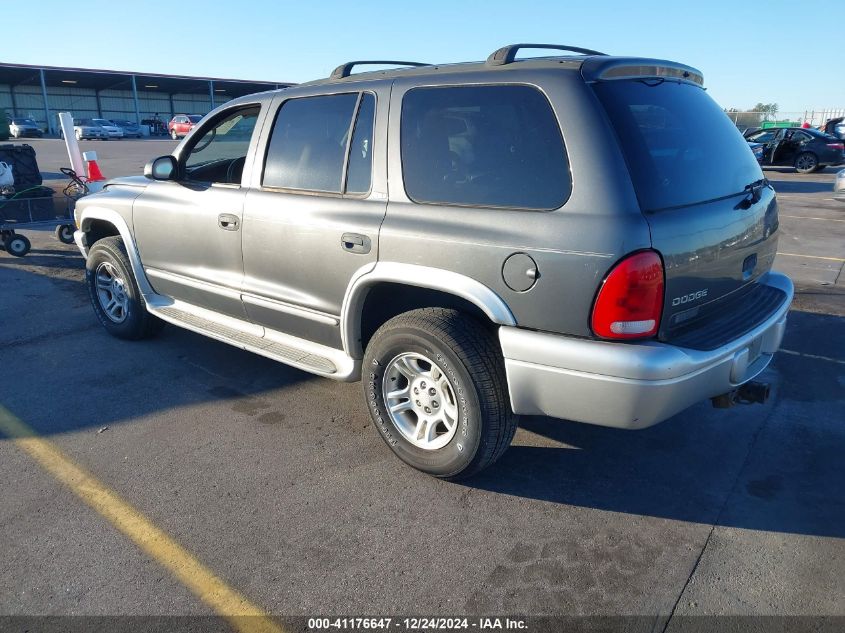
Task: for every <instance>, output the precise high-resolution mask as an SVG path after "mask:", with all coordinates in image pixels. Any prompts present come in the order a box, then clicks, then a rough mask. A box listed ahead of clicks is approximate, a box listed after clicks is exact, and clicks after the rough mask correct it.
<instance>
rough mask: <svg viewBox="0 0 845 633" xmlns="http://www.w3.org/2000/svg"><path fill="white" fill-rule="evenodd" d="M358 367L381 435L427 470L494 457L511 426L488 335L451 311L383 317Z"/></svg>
mask: <svg viewBox="0 0 845 633" xmlns="http://www.w3.org/2000/svg"><path fill="white" fill-rule="evenodd" d="M363 372H364V376H363V378H364V380H363V383H364V395H365V397H366V399H367V404H368V406H369V409H370V415H371V417H372V419H373V422H374V424H375V427H376V428H377V429H378V432H379V433H380V434H381V436H382V439H384V441H385V442H386V443H387V445H388V446H389V447H390V448H391V450H392V451H393V452H394V453H395V454H396V455H397V456H398V457H399V458H400V459H401V460H402V461H404V462H405V463H407V464H409V465H410V466H413V467H414V468H416V469H418V470H421V471H423V472H426V473H428V474H431V475H434V476H436V477H440V478H443V479H450V480H456V479H462V478H465V477H469V476H471V475H474V474H476V473H478V472H480V471H481V470H483V469H484V468H486V467H487V466H489V465H490V464H492V463H493V462H495V461H496V460H497V459H498V458H499V457H501V455H502V454H503V453H504V452H505V450H506V449H507V447H508V446H509V445H510V442H511V440H512V439H513V435H514V433H515V432H516V427H517V418H516V416H515V415H514V414H513V413H512V411H511V408H510V401H509V398H508V390H507V380H506V378H505V368H504V363H503V361H502V353H501V349H500V348H499V346H498V343H497V341H496V338H495V336H494V334H493V333H492V332H490V331H489V330H488V329H487V328H486V327H485V326H484V325H483V324H481V323H480V322H478V321H477V320H475V319H474V318H472V317H470V316H468V315H466V314H463V313H461V312H458V311H456V310H447V309H443V308H426V309H422V310H413V311H411V312H406V313H404V314H401V315H399V316H397V317H395V318H393V319H391V320H390V321H388V322H387V323H385V324H384V325H383V326H382V327H381V328H379V330H378V331H377V332H376V333H375V334H374V335H373V338H372V339H371V340H370V343H369V345H368V346H367V352H366V354H365V356H364V366H363Z"/></svg>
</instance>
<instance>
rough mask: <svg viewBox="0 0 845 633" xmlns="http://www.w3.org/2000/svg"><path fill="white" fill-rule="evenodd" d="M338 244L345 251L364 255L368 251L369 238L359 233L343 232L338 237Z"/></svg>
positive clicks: (369, 246) (369, 245)
mask: <svg viewBox="0 0 845 633" xmlns="http://www.w3.org/2000/svg"><path fill="white" fill-rule="evenodd" d="M340 245H341V247H342V248H343V250H345V251H349V252H350V253H358V254H359V255H366V254H367V253H369V252H370V248H371V243H370V238H369V237H367V236H366V235H361V234H360V233H344V234H343V235H342V236H341V237H340Z"/></svg>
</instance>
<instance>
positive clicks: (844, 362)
mask: <svg viewBox="0 0 845 633" xmlns="http://www.w3.org/2000/svg"><path fill="white" fill-rule="evenodd" d="M778 351H779V352H783V353H784V354H789V355H791V356H803V357H804V358H812V359H813V360H824V361H827V362H828V363H836V364H838V365H845V360H840V359H838V358H831V357H830V356H819V355H818V354H804V353H803V352H796V351H794V350H791V349H783V348H781V349H779V350H778Z"/></svg>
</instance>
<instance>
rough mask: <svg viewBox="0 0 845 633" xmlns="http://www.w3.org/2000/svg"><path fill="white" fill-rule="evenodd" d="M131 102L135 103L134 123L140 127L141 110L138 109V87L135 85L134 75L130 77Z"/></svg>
mask: <svg viewBox="0 0 845 633" xmlns="http://www.w3.org/2000/svg"><path fill="white" fill-rule="evenodd" d="M132 100H133V101H134V102H135V123H137V124H138V125H141V109H140V108H139V107H138V86H137V85H136V84H135V75H132Z"/></svg>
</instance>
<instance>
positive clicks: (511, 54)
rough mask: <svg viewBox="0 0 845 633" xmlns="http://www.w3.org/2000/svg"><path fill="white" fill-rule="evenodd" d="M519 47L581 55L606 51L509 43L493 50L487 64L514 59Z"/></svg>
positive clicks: (561, 45) (508, 61)
mask: <svg viewBox="0 0 845 633" xmlns="http://www.w3.org/2000/svg"><path fill="white" fill-rule="evenodd" d="M521 48H548V49H551V50H555V51H569V52H571V53H580V54H582V55H604V56H606V55H607V53H600V52H599V51H594V50H592V49H589V48H579V47H578V46H567V45H566V44H509V45H508V46H503V47H502V48H500V49H499V50H497V51H495V52H494V53H493V54H492V55H490V57H488V58H487V65H488V66H504V65H505V64H510V63H511V62H513V61H514V60H515V59H516V53H517V51H519V49H521Z"/></svg>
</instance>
